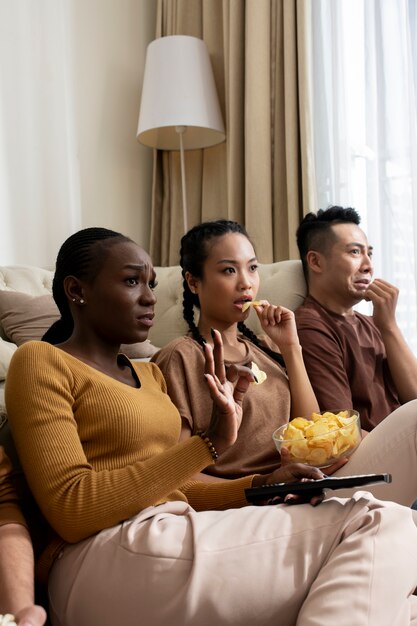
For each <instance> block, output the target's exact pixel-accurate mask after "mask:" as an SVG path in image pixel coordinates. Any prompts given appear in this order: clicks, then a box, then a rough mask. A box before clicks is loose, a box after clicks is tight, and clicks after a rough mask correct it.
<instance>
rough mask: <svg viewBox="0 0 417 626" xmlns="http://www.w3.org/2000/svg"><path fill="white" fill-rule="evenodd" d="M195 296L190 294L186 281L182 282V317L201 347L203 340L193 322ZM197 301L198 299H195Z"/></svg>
mask: <svg viewBox="0 0 417 626" xmlns="http://www.w3.org/2000/svg"><path fill="white" fill-rule="evenodd" d="M195 299H196V296H195V294H193V293H191V291H190V290H189V289H188V285H187V281H186V280H184V281H183V300H182V310H183V317H184V319H185V321H186V322H187V324H188V328H189V329H190V332H191V334H192V336H193V339H195V340H196V341H197V342H198V343H199V344H200V345H201V346H204V343H205V339H203V337H202V336H201V335H200V331H199V330H198V328H197V326H196V323H195V321H194V305H195V304H196V302H195ZM197 299H198V298H197Z"/></svg>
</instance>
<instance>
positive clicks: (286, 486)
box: [245, 474, 392, 504]
mask: <svg viewBox="0 0 417 626" xmlns="http://www.w3.org/2000/svg"><path fill="white" fill-rule="evenodd" d="M391 481H392V477H391V474H359V475H357V476H340V477H338V476H326V477H325V478H320V479H318V480H306V481H296V482H290V483H272V484H270V485H262V486H261V487H250V488H249V489H245V495H246V499H247V501H248V502H251V503H252V504H264V503H266V502H267V501H268V500H270V499H272V498H275V497H277V496H281V497H285V496H286V495H287V494H288V493H294V494H297V493H299V494H303V495H304V496H306V497H312V496H314V495H316V494H319V493H320V492H321V491H322V490H323V489H351V488H352V487H363V486H364V485H372V484H374V483H381V482H383V483H390V482H391Z"/></svg>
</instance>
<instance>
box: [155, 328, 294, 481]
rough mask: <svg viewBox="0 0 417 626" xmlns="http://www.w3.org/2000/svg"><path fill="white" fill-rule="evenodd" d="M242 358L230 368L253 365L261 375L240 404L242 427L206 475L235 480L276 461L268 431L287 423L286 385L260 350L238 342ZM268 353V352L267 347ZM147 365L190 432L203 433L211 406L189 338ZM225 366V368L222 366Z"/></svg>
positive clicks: (198, 354) (197, 349)
mask: <svg viewBox="0 0 417 626" xmlns="http://www.w3.org/2000/svg"><path fill="white" fill-rule="evenodd" d="M239 341H241V342H242V343H243V344H244V345H245V348H246V355H245V357H244V358H243V359H242V360H241V361H239V362H237V361H235V363H237V364H239V365H247V366H249V367H250V364H251V362H254V363H256V365H257V366H258V367H259V369H260V370H262V371H264V372H265V373H266V375H267V378H266V380H265V381H264V382H263V383H262V384H259V385H255V384H251V386H250V388H249V390H248V391H247V393H246V395H245V397H244V400H243V421H242V424H241V427H240V429H239V435H238V438H237V441H236V443H235V444H234V445H233V446H232V447H231V448H229V449H228V450H226V452H223V453H222V455H221V457H220V458H219V460H218V461H217V462H216V464H215V465H211V466H209V467H207V468H206V469H205V470H204V471H205V473H207V474H212V475H214V476H221V477H223V478H238V477H241V476H246V475H248V474H253V473H261V474H263V473H268V472H271V471H272V470H274V469H276V468H277V467H278V465H279V463H280V456H279V454H278V452H277V449H276V448H275V445H274V443H273V441H272V433H273V431H274V430H275V429H276V428H278V427H279V426H281V425H282V424H286V423H287V422H288V419H289V416H290V410H291V406H290V404H291V399H290V391H289V383H288V378H287V375H286V373H285V371H284V369H283V368H282V367H281V366H280V365H278V364H277V363H276V362H275V361H274V360H273V359H272V358H271V357H270V356H268V355H267V354H266V353H265V352H264V351H263V350H261V349H260V348H258V347H257V346H255V345H254V344H253V343H252V342H250V341H248V340H247V339H245V338H244V337H239ZM269 347H271V346H269ZM152 360H153V361H154V362H155V363H157V365H158V366H159V367H160V368H161V370H162V373H163V374H164V377H165V380H166V384H167V389H168V394H169V396H170V397H171V400H172V401H173V402H174V404H175V405H176V407H177V408H178V410H179V412H180V415H181V417H182V419H183V420H186V421H187V422H188V424H189V425H190V427H191V429H192V432H193V433H196V432H198V431H199V430H205V429H206V428H207V427H208V425H209V422H210V418H211V413H212V408H213V402H212V400H211V398H210V394H209V391H208V387H207V383H206V382H205V380H204V376H203V374H204V355H203V350H202V348H201V346H200V345H199V344H198V343H197V342H196V341H195V340H194V339H192V338H191V337H188V336H187V337H180V338H179V339H174V340H173V341H171V342H170V343H169V344H168V345H167V346H165V347H164V348H162V350H160V351H159V352H158V353H157V354H156V355H155V356H153V357H152ZM226 364H228V363H227V362H226Z"/></svg>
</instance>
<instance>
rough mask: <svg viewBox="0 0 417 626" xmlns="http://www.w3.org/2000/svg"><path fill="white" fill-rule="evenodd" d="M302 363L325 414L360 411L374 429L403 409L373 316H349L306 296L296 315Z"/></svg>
mask: <svg viewBox="0 0 417 626" xmlns="http://www.w3.org/2000/svg"><path fill="white" fill-rule="evenodd" d="M295 320H296V323H297V330H298V336H299V338H300V343H301V345H302V348H303V356H304V362H305V365H306V369H307V373H308V376H309V378H310V381H311V384H312V386H313V389H314V391H315V394H316V397H317V401H318V403H319V405H320V408H321V409H322V410H334V409H350V408H353V409H356V410H357V411H359V413H360V419H361V425H362V428H364V429H365V430H372V429H373V428H374V427H375V426H376V425H377V424H379V422H381V421H382V420H383V419H384V417H386V416H387V415H389V414H390V413H392V411H393V410H394V409H396V408H398V407H399V406H400V401H399V398H398V394H397V391H396V388H395V385H394V382H393V380H392V377H391V373H390V371H389V367H388V362H387V358H386V353H385V347H384V344H383V341H382V338H381V335H380V333H379V330H378V329H377V328H376V326H375V324H374V322H373V320H372V317H369V316H367V315H362V314H361V313H357V312H355V313H354V314H353V315H352V316H348V317H345V316H343V315H338V314H337V313H333V312H331V311H328V310H327V309H325V308H324V307H322V306H321V305H320V304H319V303H318V302H317V300H315V299H314V298H312V297H311V296H307V298H306V299H305V301H304V304H302V305H301V306H299V307H298V309H297V310H296V311H295Z"/></svg>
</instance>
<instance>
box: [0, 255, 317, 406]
mask: <svg viewBox="0 0 417 626" xmlns="http://www.w3.org/2000/svg"><path fill="white" fill-rule="evenodd" d="M156 274H157V280H158V286H157V288H156V295H157V298H158V302H157V304H156V308H155V323H154V326H153V328H152V330H151V332H150V335H149V340H148V341H146V342H144V343H143V344H135V346H133V347H130V350H131V352H130V354H129V356H131V357H132V358H144V359H147V358H150V357H151V356H152V354H153V353H154V352H155V351H156V349H157V348H158V347H162V346H164V345H166V344H167V343H168V342H169V341H170V340H171V339H174V338H175V337H178V336H181V335H183V334H184V333H185V332H186V331H187V327H186V324H185V322H184V320H183V318H182V278H181V271H180V268H179V266H173V267H157V268H156ZM259 274H260V280H261V287H260V290H259V294H258V295H259V297H260V298H266V299H267V300H269V301H270V302H273V303H274V304H282V305H283V306H285V307H287V308H289V309H292V310H294V309H295V308H296V307H297V306H298V305H299V304H300V303H301V302H302V301H303V298H304V296H305V292H306V288H305V282H304V277H303V273H302V268H301V262H300V261H280V262H277V263H271V264H264V265H260V267H259ZM52 278H53V272H52V271H51V270H47V269H41V268H39V267H30V266H7V267H1V266H0V381H1V382H0V409H4V389H3V388H4V380H5V377H6V375H7V368H8V366H9V363H10V359H11V357H12V355H13V352H14V351H15V350H16V349H17V346H18V345H20V344H21V343H24V342H25V341H28V340H29V339H40V338H41V337H42V335H43V333H44V332H45V330H46V329H47V328H48V327H49V326H50V324H51V323H52V322H53V321H54V319H56V318H57V316H58V311H57V309H56V306H55V303H54V302H53V299H52V296H51V285H52ZM248 325H249V326H251V327H252V329H253V330H255V332H259V331H260V328H259V325H258V320H257V318H256V315H255V314H254V313H252V314H251V315H250V317H249V320H248Z"/></svg>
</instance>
